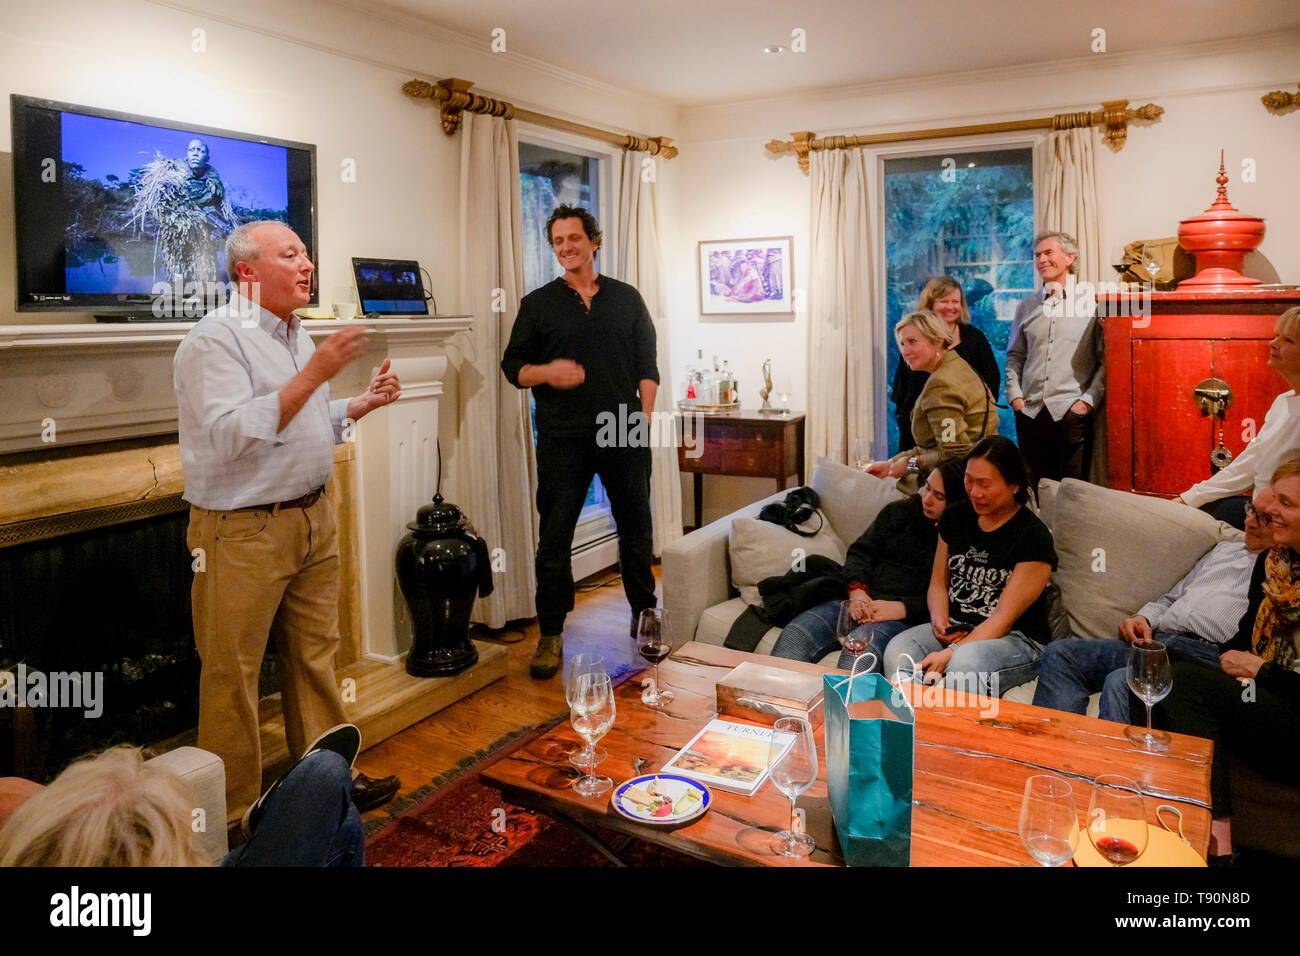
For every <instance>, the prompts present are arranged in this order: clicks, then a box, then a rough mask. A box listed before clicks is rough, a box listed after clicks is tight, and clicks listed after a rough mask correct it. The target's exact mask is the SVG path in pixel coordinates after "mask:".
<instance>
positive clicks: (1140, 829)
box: [1088, 773, 1148, 866]
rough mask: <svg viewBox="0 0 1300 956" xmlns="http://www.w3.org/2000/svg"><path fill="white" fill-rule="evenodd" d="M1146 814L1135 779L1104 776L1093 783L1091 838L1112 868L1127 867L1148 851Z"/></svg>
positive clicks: (1089, 832)
mask: <svg viewBox="0 0 1300 956" xmlns="http://www.w3.org/2000/svg"><path fill="white" fill-rule="evenodd" d="M1147 834H1148V830H1147V815H1146V809H1145V807H1144V806H1143V803H1142V790H1141V789H1140V788H1139V787H1138V784H1137V782H1136V781H1134V780H1130V779H1129V778H1127V777H1121V776H1119V775H1118V774H1113V773H1103V774H1102V775H1101V776H1099V777H1097V778H1096V779H1095V780H1093V782H1092V800H1091V801H1090V802H1089V804H1088V839H1089V840H1091V841H1092V845H1093V846H1094V847H1096V849H1097V852H1098V853H1100V854H1101V855H1102V857H1103V858H1104V859H1105V860H1106V861H1107V862H1109V863H1110V864H1111V865H1112V866H1126V865H1128V864H1129V863H1132V862H1133V861H1134V860H1136V859H1137V858H1138V857H1140V856H1141V855H1142V854H1143V853H1144V852H1145V851H1146V848H1147Z"/></svg>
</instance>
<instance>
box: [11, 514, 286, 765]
mask: <svg viewBox="0 0 1300 956" xmlns="http://www.w3.org/2000/svg"><path fill="white" fill-rule="evenodd" d="M188 521H189V510H188V505H186V503H185V502H184V501H182V500H181V498H180V496H179V495H173V496H169V497H166V498H158V499H150V500H148V501H137V502H131V503H129V504H125V505H115V506H112V507H108V508H96V509H91V510H88V511H81V512H76V513H74V514H70V515H61V516H56V517H53V518H41V519H36V520H33V521H26V522H20V523H17V524H13V525H6V526H4V527H3V528H0V536H2V539H0V776H7V775H15V776H22V777H27V778H29V779H33V780H38V781H41V782H48V781H49V780H51V779H53V778H54V777H55V776H57V775H58V773H59V772H60V771H61V770H62V769H63V768H64V767H66V766H67V765H68V764H69V763H71V762H72V761H73V760H75V759H76V758H77V757H79V756H82V755H84V754H87V753H95V752H98V751H100V750H102V749H104V748H105V747H109V746H112V745H114V744H118V743H130V744H139V745H149V744H155V743H158V742H160V741H163V740H166V739H168V738H170V737H174V736H176V735H178V734H182V733H184V732H186V731H189V730H192V729H193V728H194V727H195V726H196V725H197V723H198V688H199V658H198V654H197V652H196V651H195V649H194V630H193V624H192V622H191V618H190V584H191V582H192V580H193V578H194V570H193V567H192V561H193V558H192V557H191V555H190V553H189V551H188V550H187V548H186V546H185V530H186V526H187V524H188ZM277 663H278V662H277V661H276V660H275V657H274V649H273V645H272V644H271V642H270V641H268V647H267V655H266V658H265V660H264V662H263V667H262V674H261V680H260V693H261V695H262V696H266V695H268V694H273V693H276V692H278V691H279V672H278V671H279V669H278V666H277Z"/></svg>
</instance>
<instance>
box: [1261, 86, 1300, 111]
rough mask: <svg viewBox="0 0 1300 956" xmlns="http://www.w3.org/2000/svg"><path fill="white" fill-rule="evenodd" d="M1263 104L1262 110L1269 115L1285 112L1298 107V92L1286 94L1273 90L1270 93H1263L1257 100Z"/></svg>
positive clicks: (1299, 95) (1299, 104)
mask: <svg viewBox="0 0 1300 956" xmlns="http://www.w3.org/2000/svg"><path fill="white" fill-rule="evenodd" d="M1259 101H1260V102H1261V103H1263V104H1264V109H1266V110H1268V111H1269V112H1270V113H1283V112H1287V111H1289V110H1290V109H1291V107H1293V106H1300V92H1297V93H1288V92H1286V91H1285V90H1273V91H1272V92H1271V93H1265V94H1264V95H1263V96H1261V97H1260V98H1259Z"/></svg>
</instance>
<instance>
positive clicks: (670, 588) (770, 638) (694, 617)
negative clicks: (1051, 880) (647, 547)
mask: <svg viewBox="0 0 1300 956" xmlns="http://www.w3.org/2000/svg"><path fill="white" fill-rule="evenodd" d="M811 485H812V487H813V488H814V489H815V490H816V491H817V493H818V494H819V495H820V496H821V499H822V507H823V510H824V512H825V515H826V518H827V521H828V523H829V524H830V526H831V528H832V529H833V530H834V532H835V533H836V535H837V536H838V539H839V540H840V542H841V543H842V545H847V544H851V543H852V542H853V541H854V540H855V539H856V538H857V537H858V536H859V535H860V534H861V533H862V531H863V530H865V529H866V527H867V526H868V525H869V524H870V523H871V521H872V520H873V519H874V518H875V516H876V513H877V512H878V511H879V510H880V509H881V508H882V507H884V505H885V504H887V503H888V502H889V501H892V500H896V499H897V498H898V497H899V495H898V494H897V492H896V491H895V490H894V489H893V487H892V484H891V483H887V482H883V481H881V480H879V479H877V478H873V477H871V476H870V475H866V474H863V473H861V472H858V471H856V470H855V469H852V468H847V467H845V466H844V465H841V464H838V463H836V462H831V461H828V460H826V459H820V460H819V461H818V462H817V467H816V469H815V471H814V473H813V477H812V481H811ZM1043 485H1044V486H1043V488H1042V489H1041V490H1042V500H1041V502H1040V505H1039V514H1040V516H1041V517H1042V519H1043V521H1044V523H1046V524H1047V526H1048V527H1049V528H1050V529H1051V530H1052V533H1053V537H1054V539H1055V542H1056V551H1057V556H1058V558H1059V560H1060V566H1059V568H1058V569H1057V571H1056V573H1055V574H1054V575H1053V576H1052V580H1053V582H1054V583H1055V584H1056V585H1057V586H1058V587H1059V588H1060V592H1061V607H1060V611H1062V612H1063V614H1064V617H1062V616H1061V613H1060V612H1058V614H1057V615H1056V618H1057V620H1058V622H1059V624H1058V629H1059V631H1060V632H1065V631H1067V630H1068V632H1070V633H1073V634H1078V635H1085V636H1093V637H1113V636H1114V635H1115V634H1116V632H1117V628H1118V625H1119V622H1120V621H1121V620H1123V619H1124V618H1125V617H1127V616H1129V615H1130V614H1132V613H1133V612H1134V611H1135V610H1137V609H1138V608H1140V607H1141V606H1142V605H1143V604H1145V603H1147V602H1148V601H1151V600H1155V599H1156V598H1158V597H1160V596H1161V595H1162V594H1164V593H1165V592H1166V591H1168V590H1169V589H1170V588H1171V587H1173V585H1174V584H1176V583H1177V582H1178V581H1179V580H1180V579H1181V578H1182V577H1184V576H1185V575H1186V574H1187V573H1188V572H1189V571H1190V570H1191V569H1192V567H1193V566H1194V565H1195V564H1196V562H1197V561H1199V560H1200V559H1201V557H1202V556H1203V555H1204V554H1205V553H1206V552H1207V551H1209V549H1210V548H1212V547H1213V546H1214V545H1215V544H1217V543H1218V542H1220V541H1225V540H1240V539H1241V538H1242V533H1241V532H1240V531H1237V530H1236V529H1234V528H1231V527H1230V526H1228V525H1226V524H1223V523H1221V522H1218V521H1215V520H1214V519H1212V518H1210V517H1209V516H1208V515H1206V514H1204V513H1203V512H1200V511H1197V510H1195V509H1193V508H1187V507H1185V506H1183V505H1177V504H1173V503H1172V502H1168V501H1164V500H1161V499H1157V498H1148V497H1143V496H1140V495H1133V494H1129V493H1127V492H1122V491H1114V490H1112V489H1109V488H1102V487H1100V486H1097V485H1091V484H1088V483H1086V482H1082V481H1075V480H1073V479H1067V480H1066V481H1065V482H1063V483H1060V484H1058V483H1056V482H1044V483H1043ZM783 496H784V493H778V494H775V495H772V496H771V497H769V498H765V499H763V500H762V501H758V502H755V503H754V504H752V505H749V506H747V507H746V508H742V509H741V510H739V511H737V512H735V513H733V514H731V515H728V516H727V517H725V518H722V519H719V520H718V521H715V522H713V523H712V524H709V525H706V526H705V527H703V528H700V529H698V530H696V531H694V532H692V533H691V534H688V535H686V536H685V537H683V538H680V539H678V540H677V541H674V542H673V543H672V544H670V545H668V547H667V548H665V550H664V555H663V594H664V610H665V617H666V626H667V627H668V630H669V634H670V636H671V638H672V642H673V644H674V645H680V644H683V643H685V642H687V641H691V640H696V641H703V642H705V643H709V644H722V643H723V642H724V641H725V640H726V637H727V633H728V631H729V630H730V628H731V625H732V623H733V622H734V621H735V619H736V618H737V617H738V616H739V615H740V614H741V613H742V612H743V611H744V609H745V599H744V598H742V597H741V588H740V587H738V586H737V584H738V583H740V584H745V583H747V581H748V579H747V578H746V568H744V567H734V566H733V561H732V554H731V540H732V539H733V538H743V537H744V535H745V534H749V533H750V531H746V532H745V533H744V534H740V535H738V534H737V532H736V530H735V529H736V527H737V522H736V519H738V518H750V519H752V518H755V517H756V516H757V514H758V512H759V510H760V509H761V508H762V506H763V505H764V504H766V503H767V502H769V501H779V500H781V499H782V497H783ZM739 527H745V523H743V522H742V523H740V525H739ZM777 530H780V529H777ZM751 531H752V527H751ZM787 533H788V532H787ZM801 540H803V539H799V538H797V537H796V536H794V535H793V534H791V535H790V541H789V542H781V541H778V540H777V539H775V538H774V539H772V540H771V544H770V550H772V551H773V552H777V553H780V554H781V555H782V557H784V556H785V551H786V550H788V549H787V548H786V545H787V544H788V545H789V546H790V547H796V546H798V545H797V542H799V541H801ZM751 550H752V549H751ZM738 553H739V552H738ZM741 563H742V564H753V563H754V562H753V560H752V555H743V558H742V561H741ZM748 573H749V576H750V577H752V576H753V574H754V572H753V571H752V570H750V571H749V572H748ZM751 597H754V595H751ZM779 634H780V630H779V629H778V628H772V629H770V630H769V631H768V632H767V634H766V635H764V637H763V639H762V641H761V643H760V644H759V645H758V647H757V648H756V651H757V652H759V653H765V654H766V653H771V650H772V645H773V644H774V643H775V641H776V638H777V636H778V635H779ZM1058 636H1060V634H1059V633H1058ZM838 654H839V652H838V651H834V652H832V653H831V654H830V655H828V656H827V657H826V658H825V659H823V661H822V663H824V664H826V665H828V666H834V661H835V658H836V657H837V656H838ZM1036 686H1037V681H1032V682H1030V683H1028V684H1023V685H1021V686H1020V687H1017V688H1015V689H1013V690H1011V691H1009V692H1008V693H1007V694H1006V698H1007V699H1008V700H1016V701H1020V702H1023V703H1029V702H1031V701H1032V699H1033V695H1034V689H1035V687H1036ZM1097 697H1098V695H1094V696H1093V699H1092V701H1091V702H1090V705H1089V713H1090V714H1092V715H1094V716H1095V715H1096V705H1097ZM1239 770H1240V771H1242V772H1239ZM1233 795H1234V796H1233V800H1234V806H1235V808H1236V813H1237V818H1238V821H1239V822H1237V823H1236V824H1235V825H1234V832H1235V834H1236V839H1237V842H1239V843H1240V844H1241V845H1243V846H1250V847H1255V848H1258V849H1263V850H1266V851H1268V852H1272V853H1282V854H1286V855H1288V856H1293V857H1297V858H1300V813H1298V812H1297V811H1298V810H1300V791H1298V790H1295V789H1293V788H1290V787H1284V786H1281V785H1279V784H1275V783H1272V782H1270V781H1268V780H1266V779H1264V778H1262V777H1259V776H1258V775H1255V774H1250V775H1249V777H1247V776H1246V772H1245V768H1236V767H1234V772H1233ZM1284 808H1285V812H1283V811H1284Z"/></svg>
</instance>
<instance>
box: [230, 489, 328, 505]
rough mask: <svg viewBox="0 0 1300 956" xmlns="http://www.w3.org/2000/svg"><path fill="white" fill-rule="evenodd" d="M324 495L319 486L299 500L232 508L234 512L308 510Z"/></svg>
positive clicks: (292, 499) (323, 490)
mask: <svg viewBox="0 0 1300 956" xmlns="http://www.w3.org/2000/svg"><path fill="white" fill-rule="evenodd" d="M323 494H325V486H324V485H321V486H320V487H319V488H317V489H316V490H315V491H309V492H307V493H306V494H305V495H303V496H302V497H301V498H291V499H290V500H288V501H277V502H272V503H271V504H269V505H248V506H247V507H246V508H234V509H232V510H234V511H276V510H277V509H278V510H280V511H284V510H285V509H286V508H310V507H311V506H312V505H314V504H315V503H316V502H317V500H318V499H319V498H320V496H321V495H323Z"/></svg>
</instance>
